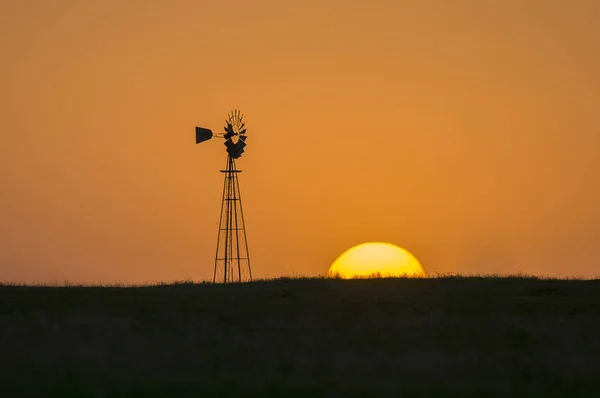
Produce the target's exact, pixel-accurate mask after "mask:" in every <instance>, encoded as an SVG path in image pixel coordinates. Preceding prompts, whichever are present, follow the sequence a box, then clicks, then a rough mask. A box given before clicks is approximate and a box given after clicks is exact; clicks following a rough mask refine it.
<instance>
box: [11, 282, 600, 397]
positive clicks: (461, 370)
mask: <svg viewBox="0 0 600 398" xmlns="http://www.w3.org/2000/svg"><path fill="white" fill-rule="evenodd" d="M0 396H2V397H12V396H22V397H26V396H43V397H49V396H57V397H80V396H82V397H83V396H88V397H107V396H111V397H112V396H115V397H116V396H123V397H125V396H127V397H130V396H139V397H142V396H149V397H203V396H273V397H275V396H280V397H296V396H327V397H337V396H340V397H353V396H364V397H371V396H394V397H400V396H402V397H411V396H419V397H420V396H423V397H425V396H430V397H442V396H453V397H465V396H485V397H489V396H540V397H548V396H551V397H554V396H557V397H558V396H564V397H576V396H581V397H596V396H600V280H594V281H583V280H538V279H535V278H483V277H482V278H475V277H473V278H466V277H465V278H462V277H448V278H433V279H412V280H411V279H374V280H348V281H344V280H335V279H289V280H287V279H281V280H273V281H259V282H254V283H247V284H237V285H227V286H224V285H211V284H196V285H195V284H191V283H190V284H175V285H160V286H147V287H75V286H72V287H25V286H7V285H3V286H0Z"/></svg>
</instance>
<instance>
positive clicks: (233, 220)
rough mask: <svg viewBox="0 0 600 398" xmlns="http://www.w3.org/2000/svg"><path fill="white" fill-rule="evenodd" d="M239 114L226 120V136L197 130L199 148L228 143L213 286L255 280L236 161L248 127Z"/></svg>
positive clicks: (244, 142)
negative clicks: (210, 143) (209, 143)
mask: <svg viewBox="0 0 600 398" xmlns="http://www.w3.org/2000/svg"><path fill="white" fill-rule="evenodd" d="M243 119H244V117H243V115H242V113H241V112H240V111H238V110H234V111H232V112H230V113H229V114H228V116H227V119H226V120H225V127H224V130H225V134H214V133H213V132H212V130H210V129H207V128H203V127H196V144H199V143H201V142H205V141H208V140H210V139H212V138H213V137H217V138H223V139H224V140H225V143H224V144H225V150H226V152H227V164H226V167H225V169H224V170H220V172H221V173H223V174H224V176H225V181H224V183H223V196H222V200H221V214H220V218H219V230H218V237H217V249H216V255H215V266H214V273H213V283H217V282H223V283H231V282H244V281H251V280H252V270H251V267H250V254H249V251H248V239H247V237H246V224H245V220H244V212H243V209H242V195H241V191H240V185H239V180H238V174H239V173H241V172H242V170H238V169H237V168H236V165H235V160H236V159H238V158H239V157H241V156H242V154H243V153H244V148H245V147H246V139H247V137H246V128H245V126H246V124H245V123H244V120H243Z"/></svg>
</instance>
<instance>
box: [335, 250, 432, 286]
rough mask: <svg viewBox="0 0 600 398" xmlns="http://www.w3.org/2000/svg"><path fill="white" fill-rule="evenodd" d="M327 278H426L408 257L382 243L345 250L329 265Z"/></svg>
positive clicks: (421, 268)
mask: <svg viewBox="0 0 600 398" xmlns="http://www.w3.org/2000/svg"><path fill="white" fill-rule="evenodd" d="M327 275H328V276H333V277H341V278H343V279H349V278H369V277H392V278H393V277H412V278H415V277H416V278H418V277H425V276H426V274H425V271H424V270H423V267H422V266H421V264H420V263H419V261H418V260H417V259H416V258H415V257H414V256H413V255H412V254H410V253H409V252H408V251H406V250H404V249H402V248H400V247H398V246H395V245H392V244H390V243H382V242H373V243H363V244H360V245H358V246H354V247H353V248H351V249H349V250H347V251H345V252H344V253H343V254H342V255H341V256H339V257H338V258H337V260H335V261H334V262H333V264H332V265H331V267H330V268H329V271H328V272H327Z"/></svg>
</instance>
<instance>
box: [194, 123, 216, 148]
mask: <svg viewBox="0 0 600 398" xmlns="http://www.w3.org/2000/svg"><path fill="white" fill-rule="evenodd" d="M212 137H213V132H212V131H211V130H209V129H205V128H202V127H196V144H199V143H201V142H204V141H208V140H210V139H211V138H212Z"/></svg>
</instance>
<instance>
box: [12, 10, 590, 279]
mask: <svg viewBox="0 0 600 398" xmlns="http://www.w3.org/2000/svg"><path fill="white" fill-rule="evenodd" d="M599 20H600V2H598V1H595V0H589V1H585V0H572V1H566V0H565V1H558V0H556V1H550V0H546V1H543V0H519V1H507V0H505V1H501V0H498V1H491V0H490V1H478V0H472V1H460V0H456V1H447V0H438V1H423V0H414V1H399V0H393V1H391V0H390V1H382V0H379V1H378V0H369V1H364V0H356V1H352V2H350V1H341V0H337V1H330V0H319V1H316V0H303V1H283V2H282V1H274V0H253V1H241V0H238V1H234V0H230V1H227V2H224V1H210V2H208V1H198V0H194V1H192V0H189V1H183V0H172V1H166V0H165V1H150V0H148V1H141V0H140V1H127V2H126V1H121V0H118V1H117V0H110V1H107V0H104V1H94V2H92V1H75V0H71V1H66V0H60V1H59V0H52V1H50V0H48V1H32V0H30V1H21V0H8V1H6V0H5V1H2V2H1V3H0V49H1V50H2V62H0V93H1V95H0V132H1V134H2V136H1V137H2V140H1V142H2V146H1V149H0V151H1V157H0V187H1V188H0V189H1V190H2V191H0V192H1V196H0V281H24V282H63V281H65V280H70V281H76V282H103V283H110V282H136V283H141V282H148V281H161V280H163V281H171V280H181V279H184V278H192V279H195V280H200V279H205V278H212V272H213V263H214V246H215V243H216V242H215V240H216V236H217V234H216V232H217V231H216V230H217V224H218V216H219V209H220V205H221V202H220V200H221V190H222V178H223V176H222V174H220V173H219V172H218V170H219V169H220V168H222V167H223V166H224V164H225V160H226V158H225V151H224V147H223V145H222V142H220V141H212V142H208V143H204V144H202V145H195V143H194V127H195V126H196V125H200V126H205V127H209V128H213V129H214V130H217V131H219V130H220V129H221V128H222V124H223V120H224V118H225V116H226V115H227V112H228V111H229V110H230V109H232V108H239V109H241V110H242V111H243V112H244V114H245V118H246V121H247V125H248V128H249V130H248V137H249V138H248V147H247V151H246V153H245V154H244V156H243V157H242V158H241V159H240V160H239V161H238V166H239V167H240V168H242V169H243V170H244V172H243V173H242V174H241V175H240V184H241V188H242V194H243V197H244V210H245V215H246V224H247V229H248V241H249V244H250V251H251V252H250V254H251V256H252V265H253V274H254V275H255V276H258V277H264V276H278V275H289V274H309V275H313V274H323V273H325V272H326V271H327V268H328V267H329V265H330V264H331V262H332V261H333V260H334V259H335V258H336V257H337V256H338V255H339V254H340V253H342V252H343V251H344V250H346V249H347V248H349V247H351V246H353V245H355V244H358V243H361V242H365V241H388V242H391V243H394V244H397V245H399V246H402V247H405V248H406V249H408V250H410V251H411V252H412V253H414V255H415V256H416V257H417V258H418V259H419V260H420V261H421V262H422V263H423V265H424V267H425V269H426V270H427V271H428V272H429V273H435V272H440V273H447V272H451V273H457V272H458V273H514V272H519V271H520V272H525V273H535V274H543V275H558V276H565V275H578V276H584V277H595V276H598V275H600V272H599V271H598V270H599V262H598V260H599V259H600V254H599V253H598V250H599V249H598V248H599V247H600V205H599V203H600V184H599V183H598V181H600V177H599V174H600V157H599V156H598V155H599V154H600V120H599V118H600V113H599V112H600V51H598V49H600V27H599V25H598V21H599Z"/></svg>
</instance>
